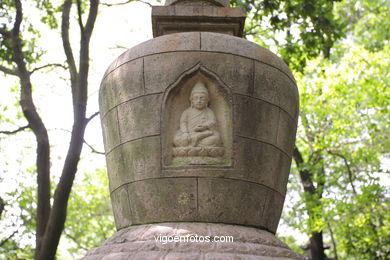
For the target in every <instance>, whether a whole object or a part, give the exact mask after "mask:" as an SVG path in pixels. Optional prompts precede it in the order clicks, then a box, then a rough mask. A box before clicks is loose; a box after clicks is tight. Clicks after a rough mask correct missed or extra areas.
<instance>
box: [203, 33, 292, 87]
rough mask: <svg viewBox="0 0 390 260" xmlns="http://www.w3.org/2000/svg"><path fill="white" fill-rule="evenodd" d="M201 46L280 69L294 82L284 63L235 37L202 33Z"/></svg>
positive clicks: (260, 48) (253, 44)
mask: <svg viewBox="0 0 390 260" xmlns="http://www.w3.org/2000/svg"><path fill="white" fill-rule="evenodd" d="M201 46H202V48H201V50H203V51H210V52H224V53H231V54H234V55H238V56H244V57H248V58H251V59H254V60H257V61H260V62H262V63H265V64H268V65H270V66H272V67H274V68H277V69H280V71H282V72H283V73H285V74H286V75H289V77H290V79H291V80H292V81H293V82H295V80H294V78H293V77H292V74H291V71H290V70H289V69H288V67H287V66H286V65H285V63H284V62H283V63H282V61H281V60H280V58H279V57H278V56H277V55H275V54H274V53H272V52H270V51H269V50H267V49H265V48H263V47H260V46H259V45H257V44H256V43H253V42H249V41H247V40H244V39H240V38H237V37H231V36H229V35H223V34H215V33H210V32H202V33H201ZM282 64H283V66H282Z"/></svg>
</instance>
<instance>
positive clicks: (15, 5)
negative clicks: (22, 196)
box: [0, 0, 99, 259]
mask: <svg viewBox="0 0 390 260" xmlns="http://www.w3.org/2000/svg"><path fill="white" fill-rule="evenodd" d="M36 4H37V6H38V7H41V8H45V11H47V12H48V13H49V15H47V16H46V18H47V19H48V20H47V21H48V24H49V25H50V26H52V27H56V24H55V22H54V21H55V18H54V16H53V12H54V8H53V6H52V5H51V4H50V2H49V1H44V0H37V1H36ZM2 5H4V6H5V7H6V8H5V9H2V12H3V13H2V16H6V17H8V19H9V20H11V19H12V20H13V23H11V22H10V23H9V24H5V23H4V24H2V27H1V28H0V34H1V39H0V40H1V43H2V44H1V47H2V48H1V52H0V55H1V56H2V58H3V60H4V62H3V64H1V67H0V70H1V71H2V72H4V73H6V74H8V75H13V76H17V77H18V78H19V81H20V99H19V102H20V106H21V108H22V111H23V115H24V117H25V118H26V121H27V126H26V127H23V128H20V129H18V130H16V131H15V132H17V131H19V130H24V129H25V128H29V129H31V131H32V132H33V134H34V135H35V138H36V144H37V152H36V155H37V158H36V165H37V184H38V188H37V191H38V192H37V193H38V195H37V196H38V199H37V217H36V222H37V223H36V252H35V259H54V257H55V254H56V250H57V246H58V243H59V239H60V236H61V233H62V231H63V228H64V223H65V220H66V212H67V204H68V199H69V194H70V192H71V188H72V184H73V180H74V177H75V174H76V172H77V165H78V162H79V160H80V154H81V150H82V147H83V141H84V131H85V127H86V125H87V124H88V122H89V121H90V120H91V119H92V118H93V117H94V116H96V114H93V115H92V116H90V117H87V116H86V107H87V93H88V72H89V42H90V39H91V35H92V31H93V27H94V24H95V20H96V17H97V10H98V5H99V1H98V0H91V1H89V3H84V2H81V1H76V6H77V13H78V25H79V29H80V46H79V57H80V59H79V64H78V66H76V60H75V58H74V54H73V49H72V47H71V44H70V40H69V23H70V10H71V7H72V5H73V2H72V1H71V0H65V1H64V3H63V5H62V23H61V35H62V41H63V47H64V51H65V55H66V62H67V66H68V70H69V73H70V86H71V92H72V99H73V111H74V116H73V117H74V123H73V127H72V133H71V141H70V144H69V148H68V151H67V153H66V159H65V163H64V166H63V170H62V174H61V178H60V181H59V183H58V184H57V188H56V191H55V194H54V200H53V205H51V204H50V199H51V195H50V186H51V184H50V143H49V137H48V133H47V129H46V127H45V124H44V123H43V121H42V119H41V117H40V115H39V113H38V111H37V108H36V106H35V104H34V100H33V96H32V86H33V84H32V81H31V74H32V73H34V72H35V71H36V70H37V69H41V68H43V67H47V66H49V65H48V64H47V65H45V66H43V67H41V68H36V69H32V66H33V65H34V63H36V61H38V60H39V58H40V55H39V54H38V55H37V53H35V52H34V48H35V47H36V46H34V41H29V42H28V41H26V40H24V37H23V33H24V32H23V30H22V29H24V28H22V27H21V25H22V22H23V15H24V13H23V8H22V2H21V0H16V1H4V2H3V3H2ZM86 10H87V11H88V14H87V20H86V22H85V24H84V22H83V18H84V15H83V14H84V12H85V11H86ZM12 14H13V15H14V16H13V17H12ZM10 27H11V28H10ZM28 30H29V31H30V32H34V29H33V27H32V25H29V26H28ZM35 33H36V32H35ZM27 44H28V45H29V47H30V48H29V49H26V45H27Z"/></svg>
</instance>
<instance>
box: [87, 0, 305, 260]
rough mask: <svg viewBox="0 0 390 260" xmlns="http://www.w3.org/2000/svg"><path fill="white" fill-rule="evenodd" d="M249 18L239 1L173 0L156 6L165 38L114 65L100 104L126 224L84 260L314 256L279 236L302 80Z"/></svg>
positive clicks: (120, 218) (156, 29) (117, 204)
mask: <svg viewBox="0 0 390 260" xmlns="http://www.w3.org/2000/svg"><path fill="white" fill-rule="evenodd" d="M244 20H245V11H244V10H243V9H242V8H230V7H229V1H227V0H199V1H190V0H182V1H180V0H167V1H166V4H165V6H154V7H153V9H152V24H153V35H154V37H155V38H154V39H152V40H149V41H146V42H144V43H141V44H139V45H137V46H135V47H133V48H131V49H129V50H128V51H126V52H125V53H123V54H122V55H121V56H120V57H118V58H117V59H116V60H115V61H114V62H113V63H112V64H111V66H110V67H109V68H108V69H107V72H106V74H105V75H104V78H103V81H102V84H101V88H100V100H99V103H100V115H101V120H102V127H103V135H104V144H105V151H106V160H107V167H108V176H109V183H110V192H111V201H112V206H113V210H114V216H115V223H116V227H117V230H118V232H117V233H116V234H115V235H114V236H113V237H111V238H109V239H108V240H107V241H106V242H104V243H103V245H102V246H100V247H98V248H94V249H91V250H89V251H88V253H87V255H86V256H85V257H84V258H83V259H84V260H90V259H104V260H107V259H221V260H222V259H303V257H302V256H300V255H298V254H296V253H294V252H293V251H292V250H291V249H289V248H288V246H287V245H286V244H284V243H283V242H281V241H280V240H278V239H277V238H276V237H275V235H274V234H275V232H276V229H277V226H278V222H279V219H280V216H281V212H282V208H283V203H284V199H285V194H286V186H287V181H288V175H289V171H290V166H291V157H292V151H293V146H294V140H295V134H296V127H297V119H298V103H299V97H298V91H297V86H296V82H295V80H294V77H293V76H292V74H291V72H290V70H289V68H288V67H287V66H286V64H285V63H284V62H283V61H282V60H281V59H280V58H278V57H277V56H276V55H275V54H273V53H271V52H270V51H268V50H266V49H264V48H262V47H260V46H258V45H257V44H255V43H252V42H249V41H247V40H244V39H242V38H240V37H242V35H243V27H244ZM186 238H187V239H186ZM217 238H218V239H219V240H220V242H216V240H217ZM222 238H223V240H224V241H222ZM196 240H197V241H196ZM200 240H202V241H200ZM207 240H208V241H207Z"/></svg>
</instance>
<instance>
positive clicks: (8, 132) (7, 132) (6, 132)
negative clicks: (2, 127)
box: [0, 125, 30, 135]
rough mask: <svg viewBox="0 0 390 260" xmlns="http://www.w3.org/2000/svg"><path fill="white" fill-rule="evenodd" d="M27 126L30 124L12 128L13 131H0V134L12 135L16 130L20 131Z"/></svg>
mask: <svg viewBox="0 0 390 260" xmlns="http://www.w3.org/2000/svg"><path fill="white" fill-rule="evenodd" d="M27 128H30V125H26V126H22V127H19V128H18V129H16V130H13V131H0V134H5V135H13V134H16V133H17V132H21V131H23V130H25V129H27Z"/></svg>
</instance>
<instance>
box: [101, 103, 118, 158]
mask: <svg viewBox="0 0 390 260" xmlns="http://www.w3.org/2000/svg"><path fill="white" fill-rule="evenodd" d="M102 128H103V141H104V150H105V151H106V153H108V152H110V151H111V150H112V149H113V148H114V147H116V146H118V145H119V144H120V137H119V127H118V113H117V110H116V109H115V108H114V109H112V110H111V111H110V112H108V113H107V114H106V115H105V117H104V118H103V119H102Z"/></svg>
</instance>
